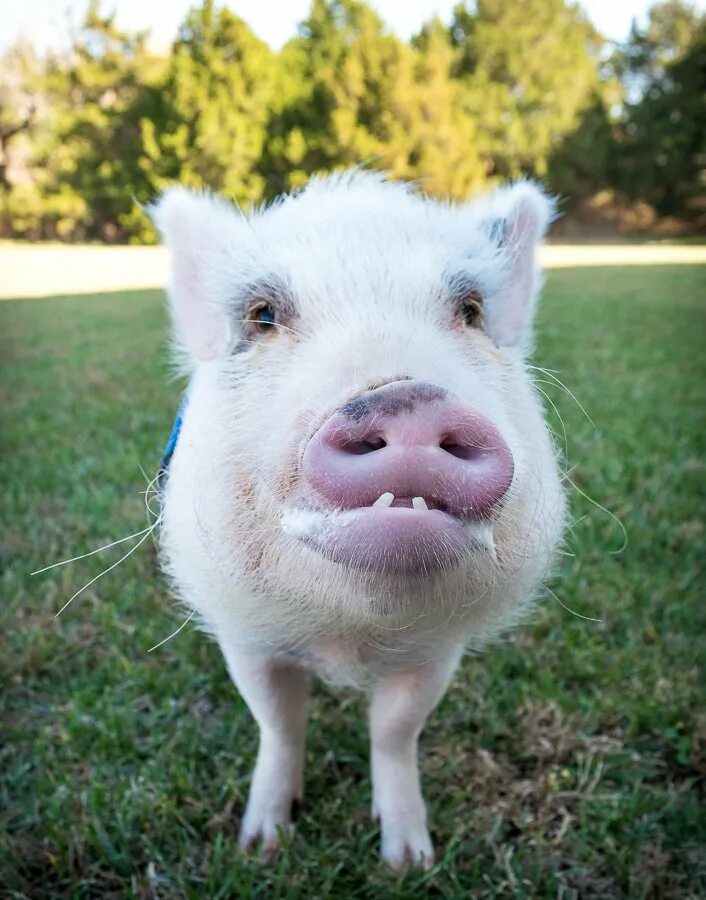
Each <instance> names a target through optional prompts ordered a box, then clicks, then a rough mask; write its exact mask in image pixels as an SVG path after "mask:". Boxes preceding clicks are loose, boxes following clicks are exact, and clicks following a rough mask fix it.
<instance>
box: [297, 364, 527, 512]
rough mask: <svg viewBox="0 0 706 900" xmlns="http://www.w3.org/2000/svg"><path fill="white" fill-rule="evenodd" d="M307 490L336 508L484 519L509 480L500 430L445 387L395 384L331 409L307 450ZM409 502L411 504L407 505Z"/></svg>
mask: <svg viewBox="0 0 706 900" xmlns="http://www.w3.org/2000/svg"><path fill="white" fill-rule="evenodd" d="M303 469H304V474H305V477H306V479H307V480H308V482H309V484H310V486H311V487H312V488H313V489H314V490H315V491H316V492H317V494H319V496H320V497H322V498H323V499H324V500H325V501H326V502H327V503H328V504H330V505H332V506H334V507H336V508H338V509H357V508H361V507H366V506H367V507H369V506H371V505H372V504H374V503H375V501H378V500H379V498H381V497H382V496H383V495H388V496H386V497H384V498H383V500H382V501H381V504H382V505H386V504H387V503H389V502H390V498H389V494H393V495H394V500H393V501H392V506H393V507H407V508H410V507H412V506H414V507H415V508H417V509H424V504H422V503H420V501H419V500H415V498H422V500H423V501H424V503H425V504H426V507H427V508H428V509H430V510H434V509H436V510H441V511H442V512H445V513H448V514H450V515H452V516H455V517H456V518H459V519H464V520H469V519H470V520H482V519H487V518H489V516H490V514H491V512H492V510H493V507H495V506H496V504H498V502H499V501H500V500H502V498H503V497H504V496H505V494H506V493H507V491H508V488H509V487H510V484H511V482H512V477H513V469H514V466H513V458H512V453H511V452H510V448H509V447H508V445H507V443H506V442H505V440H504V439H503V438H502V436H501V434H500V432H499V431H498V429H497V428H496V427H495V426H494V425H493V424H492V423H491V422H489V421H488V420H487V419H486V418H484V417H483V416H481V415H479V414H478V413H476V412H474V411H473V410H472V409H470V408H469V407H467V406H466V405H465V404H464V403H463V402H462V401H461V400H460V399H458V398H457V397H455V396H453V395H451V394H449V393H447V392H446V391H445V390H444V389H443V388H440V387H438V386H436V385H433V384H427V383H425V382H420V381H411V380H410V381H395V382H392V383H390V384H386V385H384V386H383V387H379V388H376V389H374V390H371V391H367V392H366V393H364V394H362V395H361V396H360V397H357V398H356V399H355V400H351V401H350V402H349V403H346V404H345V405H344V406H342V407H341V408H340V409H339V410H337V411H336V412H335V413H334V414H333V415H332V416H331V417H330V418H329V419H328V420H327V421H326V422H325V423H324V425H323V426H322V427H321V428H320V429H319V430H318V431H317V432H316V434H314V436H313V437H312V438H311V440H310V441H309V444H308V445H307V447H306V450H305V452H304V458H303ZM413 500H415V502H414V504H413V502H412V501H413Z"/></svg>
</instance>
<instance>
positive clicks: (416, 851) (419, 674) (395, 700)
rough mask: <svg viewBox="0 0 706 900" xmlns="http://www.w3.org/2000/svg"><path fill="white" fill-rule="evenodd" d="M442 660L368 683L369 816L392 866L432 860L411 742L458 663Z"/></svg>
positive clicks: (414, 746)
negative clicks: (374, 821) (371, 686)
mask: <svg viewBox="0 0 706 900" xmlns="http://www.w3.org/2000/svg"><path fill="white" fill-rule="evenodd" d="M459 657H460V651H459V650H457V649H455V648H454V650H453V651H452V652H451V653H450V654H449V656H448V657H446V658H444V659H438V660H434V661H431V662H428V663H425V664H423V665H421V666H415V667H414V668H410V669H407V670H405V671H400V672H396V673H395V674H392V675H388V676H387V677H385V678H384V679H382V680H380V681H379V682H378V683H377V684H376V685H375V687H374V689H373V692H372V697H371V703H370V740H371V762H372V778H373V816H374V817H376V818H378V819H379V820H380V828H381V831H382V844H381V853H382V858H383V860H384V861H385V862H386V863H388V864H389V865H390V866H392V868H394V869H399V868H401V867H403V866H404V865H406V864H407V863H411V864H412V865H421V866H423V867H425V868H429V867H430V866H431V865H432V864H433V862H434V849H433V847H432V843H431V839H430V838H429V832H428V830H427V823H426V809H425V806H424V800H423V798H422V791H421V786H420V783H419V769H418V768H417V741H418V738H419V734H420V732H421V730H422V728H423V726H424V722H425V720H426V718H427V716H428V715H429V713H430V712H431V711H432V709H433V708H434V707H435V706H436V704H437V703H438V702H439V700H440V699H441V697H442V695H443V693H444V690H445V689H446V686H447V684H448V683H449V679H450V678H451V675H452V674H453V671H454V669H455V668H456V665H457V663H458V660H459Z"/></svg>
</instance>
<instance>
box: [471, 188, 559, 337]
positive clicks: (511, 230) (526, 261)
mask: <svg viewBox="0 0 706 900" xmlns="http://www.w3.org/2000/svg"><path fill="white" fill-rule="evenodd" d="M486 202H488V207H487V209H486V218H485V227H486V231H487V233H488V234H489V236H490V239H491V241H492V243H493V244H494V245H495V247H496V250H497V263H498V265H499V266H500V267H501V270H502V274H501V277H500V279H499V290H498V291H497V293H496V294H495V296H494V297H493V299H492V301H491V302H490V303H489V304H488V305H487V307H486V310H485V323H486V330H487V331H488V333H489V334H490V336H491V337H492V338H493V339H494V340H495V341H496V342H497V343H498V344H500V345H501V346H506V347H517V348H518V349H520V350H521V351H522V352H526V351H528V350H529V345H530V338H531V328H532V319H533V317H534V309H535V305H536V302H537V295H538V293H539V289H540V286H541V273H540V270H539V266H538V263H537V248H538V246H539V244H540V243H541V241H542V238H543V237H544V235H545V234H546V231H547V228H548V226H549V223H550V222H551V220H552V218H553V216H554V209H555V204H554V201H553V200H552V199H551V198H550V197H548V196H547V195H546V194H545V193H544V191H542V189H541V188H540V187H539V186H538V185H536V184H534V183H532V182H529V181H522V182H519V183H518V184H515V185H511V186H510V187H505V188H500V189H498V190H497V191H496V192H495V193H494V194H493V195H492V196H491V197H490V198H489V201H486Z"/></svg>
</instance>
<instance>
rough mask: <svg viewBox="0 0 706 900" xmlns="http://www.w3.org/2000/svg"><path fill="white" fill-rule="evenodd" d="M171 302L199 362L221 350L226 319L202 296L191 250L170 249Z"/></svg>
mask: <svg viewBox="0 0 706 900" xmlns="http://www.w3.org/2000/svg"><path fill="white" fill-rule="evenodd" d="M170 293H171V304H172V310H173V313H174V318H175V321H176V324H177V327H178V330H179V332H180V334H181V336H182V339H183V341H184V343H185V344H186V346H187V347H188V349H189V351H190V352H191V353H192V354H193V355H194V356H195V357H196V359H198V360H199V361H201V362H207V361H208V360H211V359H214V358H215V357H216V356H218V355H220V354H221V353H223V352H224V351H225V350H226V349H227V346H228V341H229V340H230V330H229V328H228V320H227V319H226V317H225V316H223V315H221V314H219V312H218V311H217V310H216V309H215V308H214V306H213V304H212V303H209V301H208V298H207V297H206V290H205V288H204V285H203V280H202V277H201V276H200V274H199V263H198V261H197V259H196V258H195V255H194V253H193V251H190V250H186V251H184V252H181V253H179V252H178V251H176V249H175V251H174V261H173V274H172V289H171V292H170Z"/></svg>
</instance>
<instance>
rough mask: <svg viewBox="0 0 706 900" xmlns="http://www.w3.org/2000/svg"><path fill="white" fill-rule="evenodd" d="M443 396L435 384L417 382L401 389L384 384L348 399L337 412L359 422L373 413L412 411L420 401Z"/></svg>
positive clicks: (387, 413)
mask: <svg viewBox="0 0 706 900" xmlns="http://www.w3.org/2000/svg"><path fill="white" fill-rule="evenodd" d="M444 397H446V391H445V390H444V389H443V388H440V387H438V386H437V385H435V384H419V385H415V386H414V387H412V388H405V389H404V390H401V391H397V390H395V389H394V388H389V386H387V385H386V386H385V388H377V389H376V390H374V391H367V392H366V393H365V394H361V396H360V397H356V398H355V400H349V401H348V403H345V404H344V405H343V406H342V407H341V408H340V410H339V412H341V413H342V414H343V415H344V416H348V418H350V419H353V421H354V422H360V421H361V419H364V418H365V417H366V416H369V415H373V414H375V415H381V416H386V417H388V418H392V417H393V416H399V415H400V414H401V413H405V412H413V411H414V410H415V409H416V408H417V407H418V406H419V405H420V404H422V403H432V402H433V401H434V400H443V399H444Z"/></svg>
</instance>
